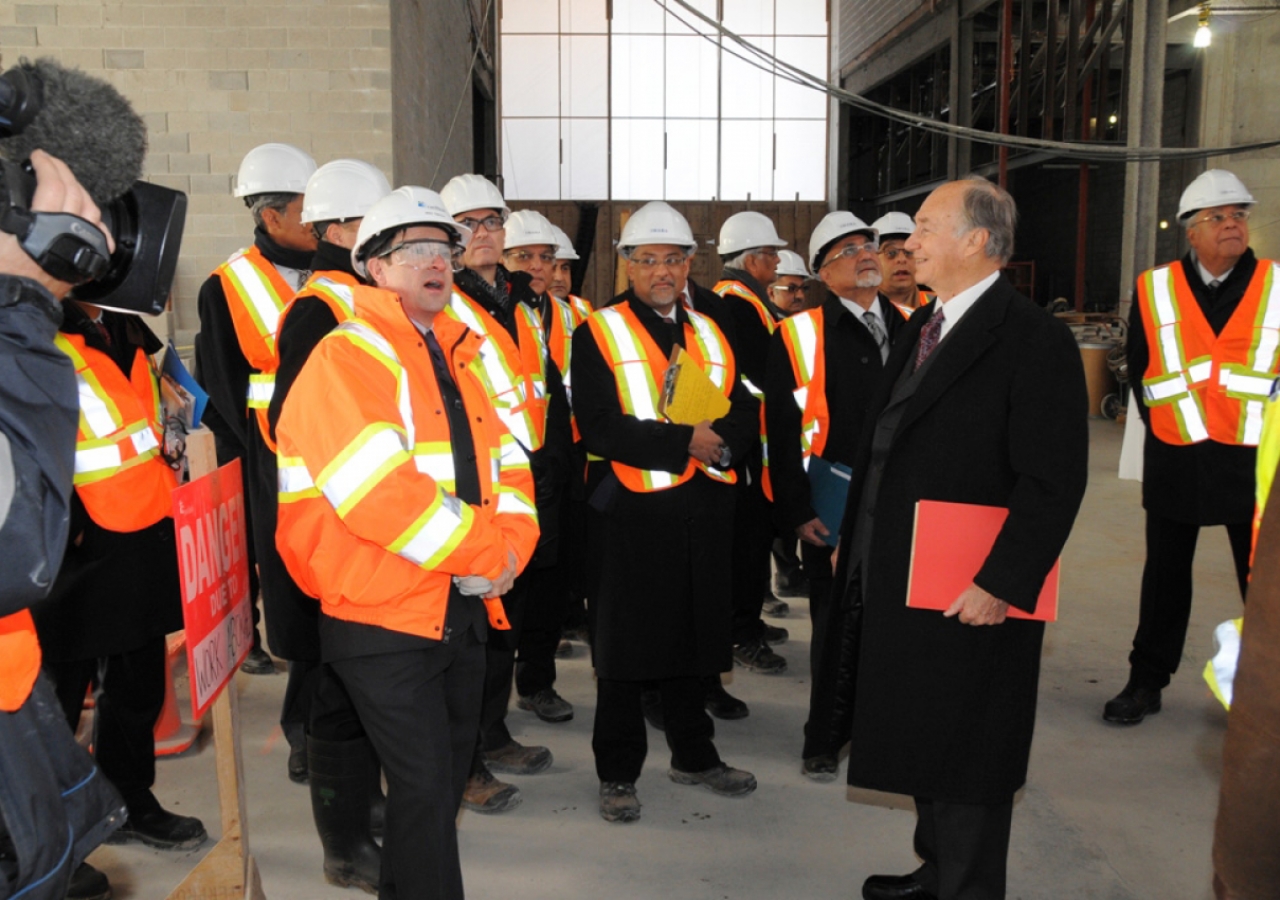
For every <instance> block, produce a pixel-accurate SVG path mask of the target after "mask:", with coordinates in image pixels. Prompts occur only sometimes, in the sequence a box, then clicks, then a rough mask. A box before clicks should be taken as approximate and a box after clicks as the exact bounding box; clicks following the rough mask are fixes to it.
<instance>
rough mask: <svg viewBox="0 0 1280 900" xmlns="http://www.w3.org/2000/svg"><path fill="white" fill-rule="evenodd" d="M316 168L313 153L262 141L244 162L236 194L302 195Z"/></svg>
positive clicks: (237, 176) (233, 192)
mask: <svg viewBox="0 0 1280 900" xmlns="http://www.w3.org/2000/svg"><path fill="white" fill-rule="evenodd" d="M315 170H316V161H315V160H314V159H312V158H311V154H309V153H307V152H306V151H304V150H299V149H298V148H297V147H295V146H293V145H292V144H260V145H258V146H257V147H254V148H253V149H252V150H250V151H249V152H248V153H246V154H245V155H244V159H242V160H241V161H240V171H238V172H237V173H236V185H235V189H234V190H233V191H232V194H234V195H235V196H236V197H252V196H253V195H254V194H301V193H303V192H304V191H305V190H306V189H307V179H308V178H310V177H311V176H312V174H314V173H315Z"/></svg>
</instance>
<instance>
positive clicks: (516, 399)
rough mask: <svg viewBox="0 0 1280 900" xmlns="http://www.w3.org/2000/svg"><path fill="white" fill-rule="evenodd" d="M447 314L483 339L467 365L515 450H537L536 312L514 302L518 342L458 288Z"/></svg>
mask: <svg viewBox="0 0 1280 900" xmlns="http://www.w3.org/2000/svg"><path fill="white" fill-rule="evenodd" d="M447 313H448V315H450V316H452V317H453V318H455V319H457V320H458V321H460V322H462V324H464V325H466V326H467V327H468V328H470V329H471V330H472V331H474V332H476V333H477V334H479V335H481V336H482V337H484V338H486V339H487V341H486V346H485V347H484V348H482V349H481V352H480V353H479V354H477V356H476V359H475V361H474V362H473V363H472V365H474V366H476V367H477V374H478V375H479V376H480V379H481V381H483V382H484V383H485V385H486V386H487V387H488V389H489V399H490V400H492V401H493V406H494V408H495V409H496V410H497V411H498V415H499V416H500V417H501V418H502V421H503V423H504V424H505V425H506V426H507V429H508V430H509V431H510V432H511V433H512V434H513V435H515V438H516V440H517V441H519V442H520V446H522V447H524V448H525V449H526V450H528V451H530V452H532V451H535V450H538V449H540V448H541V447H542V442H543V439H544V437H545V436H546V430H547V377H546V365H547V347H546V342H545V341H543V339H542V326H541V323H540V322H539V321H538V314H537V313H536V312H534V311H533V310H531V309H529V307H528V306H526V305H525V304H523V303H517V304H516V312H515V317H516V334H517V335H518V337H519V342H518V343H517V342H516V341H513V340H512V339H511V335H510V333H509V332H508V331H507V330H506V329H505V328H503V327H502V325H501V324H500V323H499V322H498V320H497V319H495V318H494V317H493V316H491V315H490V314H489V313H488V312H486V311H485V309H484V308H483V307H482V306H481V305H480V304H479V303H477V302H476V301H475V300H473V299H471V298H470V297H469V296H467V295H466V294H465V293H463V292H462V291H461V290H459V289H458V287H457V286H455V287H454V289H453V298H452V299H451V300H450V301H449V307H448V310H447Z"/></svg>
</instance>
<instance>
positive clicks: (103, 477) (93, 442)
mask: <svg viewBox="0 0 1280 900" xmlns="http://www.w3.org/2000/svg"><path fill="white" fill-rule="evenodd" d="M54 343H55V344H57V346H58V348H59V349H60V350H61V351H62V352H63V353H65V354H67V356H69V357H70V358H71V362H72V363H73V364H74V365H75V367H76V382H77V386H78V387H79V391H80V430H79V432H78V433H77V434H76V472H75V487H76V493H77V494H78V495H79V496H80V500H81V502H82V503H84V508H85V510H86V511H87V512H88V513H89V516H90V517H91V518H92V519H93V521H95V522H97V523H98V524H99V525H101V526H102V527H103V528H106V529H107V530H108V531H121V532H129V531H138V530H139V529H142V528H146V527H147V526H149V525H154V524H155V523H156V522H159V521H160V520H161V519H163V518H164V517H165V516H167V515H170V514H171V513H172V511H173V500H172V497H171V496H170V495H171V493H172V491H173V489H174V487H176V486H177V478H176V476H175V475H174V473H173V470H172V469H170V468H169V464H168V463H166V462H165V461H164V458H163V457H162V456H161V455H160V442H161V441H163V440H164V430H163V429H162V428H161V427H160V392H159V391H160V389H159V385H158V384H157V382H156V376H155V372H154V370H153V369H152V367H151V361H150V360H149V359H148V358H147V355H146V354H145V353H143V352H142V350H141V349H138V351H137V352H136V354H135V355H134V359H133V368H132V370H131V371H130V376H129V377H128V378H125V376H124V373H123V372H121V371H120V367H119V366H117V365H116V364H115V362H114V361H113V360H112V359H111V357H109V356H107V354H105V353H102V352H101V351H99V350H95V349H93V348H92V347H89V346H87V345H86V344H85V340H84V338H83V337H82V336H81V335H78V334H62V333H59V334H58V336H57V337H56V338H54Z"/></svg>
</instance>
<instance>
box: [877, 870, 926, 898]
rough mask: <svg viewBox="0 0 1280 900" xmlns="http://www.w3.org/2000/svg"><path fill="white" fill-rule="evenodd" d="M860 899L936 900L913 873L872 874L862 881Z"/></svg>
mask: <svg viewBox="0 0 1280 900" xmlns="http://www.w3.org/2000/svg"><path fill="white" fill-rule="evenodd" d="M862 900H938V898H937V897H935V896H934V895H933V894H930V893H929V892H928V891H926V890H925V889H924V888H922V887H921V886H920V882H918V881H916V877H915V876H914V875H872V876H871V877H870V878H868V879H867V880H866V881H864V882H862Z"/></svg>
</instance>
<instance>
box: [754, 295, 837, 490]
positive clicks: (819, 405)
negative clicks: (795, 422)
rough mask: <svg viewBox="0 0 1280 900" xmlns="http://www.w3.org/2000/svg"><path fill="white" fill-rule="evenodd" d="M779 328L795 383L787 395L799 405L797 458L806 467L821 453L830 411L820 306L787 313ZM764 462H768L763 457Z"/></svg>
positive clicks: (829, 421) (829, 427)
mask: <svg viewBox="0 0 1280 900" xmlns="http://www.w3.org/2000/svg"><path fill="white" fill-rule="evenodd" d="M780 328H781V331H782V344H783V346H784V347H786V349H787V357H788V358H789V359H790V360H791V375H792V378H793V379H794V380H795V384H796V386H795V388H794V389H793V390H792V394H791V395H792V397H794V398H795V401H796V406H798V407H799V408H800V453H801V462H802V463H803V465H804V467H805V470H806V471H808V468H809V457H811V456H821V455H822V451H823V449H824V448H825V447H826V446H827V435H828V434H829V433H830V431H831V412H830V410H829V409H828V408H827V355H826V338H825V330H826V320H825V318H824V317H823V314H822V307H818V308H817V309H807V310H804V311H803V312H798V313H796V314H795V315H794V316H789V317H788V318H786V319H784V320H783V321H782V323H781V325H780ZM775 438H777V439H779V440H781V436H778V435H775ZM765 463H766V465H767V464H768V460H767V459H766V460H765Z"/></svg>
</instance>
